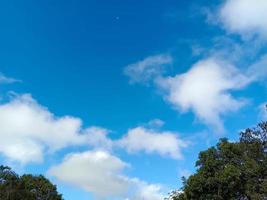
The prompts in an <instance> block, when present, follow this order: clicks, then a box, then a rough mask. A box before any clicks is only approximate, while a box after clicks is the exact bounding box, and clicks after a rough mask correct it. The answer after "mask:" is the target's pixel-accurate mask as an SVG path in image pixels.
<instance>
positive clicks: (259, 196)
mask: <svg viewBox="0 0 267 200" xmlns="http://www.w3.org/2000/svg"><path fill="white" fill-rule="evenodd" d="M196 167H197V172H196V173H195V174H194V175H192V176H190V177H189V178H188V179H187V180H185V181H184V187H183V188H182V190H183V193H182V194H179V195H177V196H176V197H174V198H173V199H174V200H264V199H267V122H264V123H260V124H259V125H258V126H257V128H254V129H247V130H245V131H244V132H242V133H241V134H240V141H238V142H229V141H228V140H227V139H221V140H220V141H219V143H218V144H217V146H216V147H211V148H209V149H208V150H206V151H203V152H200V154H199V159H198V161H197V162H196Z"/></svg>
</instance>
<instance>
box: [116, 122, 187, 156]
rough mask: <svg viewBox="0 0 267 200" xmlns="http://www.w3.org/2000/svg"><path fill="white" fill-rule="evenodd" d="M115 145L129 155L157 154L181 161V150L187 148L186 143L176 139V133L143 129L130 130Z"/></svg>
mask: <svg viewBox="0 0 267 200" xmlns="http://www.w3.org/2000/svg"><path fill="white" fill-rule="evenodd" d="M117 144H118V145H119V146H120V147H122V148H125V149H126V150H127V151H128V152H129V153H136V152H142V151H143V152H146V153H158V154H160V155H162V156H168V157H171V158H174V159H181V158H182V153H181V149H182V148H185V147H187V142H186V141H183V140H181V139H179V138H178V136H177V133H173V132H168V131H163V132H160V131H155V130H152V129H147V128H144V127H136V128H134V129H130V130H129V131H128V133H127V134H126V135H125V136H124V137H123V138H122V139H120V140H119V141H117Z"/></svg>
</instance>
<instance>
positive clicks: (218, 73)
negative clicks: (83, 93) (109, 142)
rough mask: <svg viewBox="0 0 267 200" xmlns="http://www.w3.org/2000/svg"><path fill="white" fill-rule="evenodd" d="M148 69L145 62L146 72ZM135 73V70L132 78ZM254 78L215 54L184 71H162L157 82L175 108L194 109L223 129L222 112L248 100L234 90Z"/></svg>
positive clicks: (205, 119) (209, 121) (213, 125)
mask: <svg viewBox="0 0 267 200" xmlns="http://www.w3.org/2000/svg"><path fill="white" fill-rule="evenodd" d="M145 60H146V59H145ZM131 66H136V65H134V64H133V65H131ZM148 67H149V68H151V67H152V66H148ZM156 68H158V67H156ZM255 68H256V66H255ZM257 68H258V66H257ZM145 69H146V67H145V66H143V71H142V73H144V74H145V73H146V70H145ZM253 71H254V70H253ZM138 74H140V71H139V72H138ZM133 76H134V75H133V74H131V76H130V79H131V77H133ZM255 76H256V74H255ZM143 77H145V75H143ZM251 81H252V78H251V77H248V76H247V75H245V73H242V72H241V71H239V70H238V68H237V67H235V66H233V65H231V64H229V63H227V62H225V61H222V60H220V59H218V58H212V57H211V58H208V59H204V60H201V61H199V62H197V63H195V64H194V65H193V66H192V67H191V68H190V69H189V70H188V71H187V72H185V73H183V74H177V75H175V76H163V75H161V76H160V75H159V76H157V77H156V78H155V80H153V83H154V84H155V85H156V86H157V87H158V88H159V89H161V90H162V91H163V96H164V99H165V100H166V101H167V102H169V103H171V104H172V106H173V107H174V108H175V109H177V110H179V111H182V112H187V111H193V112H194V113H195V115H196V116H197V118H198V119H199V120H200V121H201V122H203V123H205V124H207V125H211V126H212V127H215V128H216V129H217V130H219V131H222V130H223V123H222V120H221V116H222V115H224V114H226V113H228V112H231V111H236V110H238V109H239V108H240V107H242V106H243V105H244V104H245V101H244V100H242V99H237V98H235V97H234V96H233V95H232V92H233V91H236V90H240V89H243V88H244V87H246V86H247V85H248V84H249V83H250V82H251ZM140 83H142V81H140ZM128 140H129V139H128Z"/></svg>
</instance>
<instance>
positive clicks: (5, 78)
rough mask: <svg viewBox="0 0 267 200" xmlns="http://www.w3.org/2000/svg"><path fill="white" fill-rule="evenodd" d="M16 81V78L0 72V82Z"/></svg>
mask: <svg viewBox="0 0 267 200" xmlns="http://www.w3.org/2000/svg"><path fill="white" fill-rule="evenodd" d="M18 81H19V80H17V79H14V78H10V77H6V76H5V75H4V74H2V73H0V83H14V82H18Z"/></svg>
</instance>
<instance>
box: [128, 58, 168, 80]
mask: <svg viewBox="0 0 267 200" xmlns="http://www.w3.org/2000/svg"><path fill="white" fill-rule="evenodd" d="M171 63H172V57H171V56H169V55H166V54H160V55H156V56H150V57H147V58H146V59H144V60H142V61H139V62H137V63H134V64H131V65H128V66H127V67H126V68H125V69H124V74H125V75H126V76H128V77H129V78H130V82H131V83H144V84H147V83H149V81H151V80H153V79H154V78H155V77H157V76H160V75H161V74H162V73H164V71H165V70H166V69H165V68H166V66H168V65H170V64H171Z"/></svg>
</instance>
